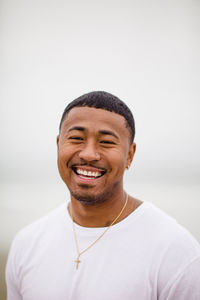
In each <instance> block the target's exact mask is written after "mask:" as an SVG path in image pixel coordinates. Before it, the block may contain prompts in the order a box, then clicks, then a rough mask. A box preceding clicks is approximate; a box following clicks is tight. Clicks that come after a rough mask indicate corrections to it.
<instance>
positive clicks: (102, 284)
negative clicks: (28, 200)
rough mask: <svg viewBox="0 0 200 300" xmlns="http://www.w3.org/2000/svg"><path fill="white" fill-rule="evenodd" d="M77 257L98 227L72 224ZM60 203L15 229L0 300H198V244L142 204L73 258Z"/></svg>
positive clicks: (67, 223) (70, 235)
mask: <svg viewBox="0 0 200 300" xmlns="http://www.w3.org/2000/svg"><path fill="white" fill-rule="evenodd" d="M75 227H76V233H77V238H78V243H79V248H80V251H82V250H83V249H85V248H87V247H88V246H89V245H90V244H91V243H92V242H93V241H94V240H96V239H97V238H98V236H99V235H100V234H101V233H102V232H103V231H104V230H105V228H86V227H82V226H79V225H75ZM76 258H77V251H76V247H75V241H74V235H73V228H72V221H71V219H70V216H69V214H68V211H67V204H63V205H62V206H60V207H59V208H57V209H56V210H54V211H53V212H51V213H50V214H49V215H48V216H45V217H43V218H41V219H40V220H38V221H37V222H35V223H34V224H31V225H29V226H28V227H26V228H25V229H23V230H21V231H20V232H19V233H18V235H17V236H16V238H15V239H14V241H13V244H12V247H11V251H10V254H9V259H8V263H7V271H6V279H7V289H8V300H19V299H24V300H72V299H73V300H102V299H106V300H122V299H125V300H158V299H159V300H179V299H180V300H199V299H200V245H199V244H198V243H197V241H196V240H195V239H194V238H193V237H192V236H191V234H190V233H189V232H188V231H187V230H185V229H184V228H183V227H181V226H180V225H179V224H177V223H176V221H175V220H174V219H173V218H171V217H169V216H168V215H166V214H165V213H164V212H162V211H161V210H160V209H158V208H156V207H155V206H154V205H153V204H150V203H147V202H144V203H143V204H142V205H140V206H139V207H138V208H137V209H136V210H135V211H134V212H133V213H131V214H130V215H129V216H128V217H127V218H125V219H124V220H122V221H121V222H119V223H117V224H116V225H113V226H112V227H111V228H110V229H109V230H108V231H107V232H106V234H105V235H104V236H103V237H102V238H101V239H100V240H99V241H98V242H97V243H96V244H95V245H94V246H92V247H91V248H90V249H89V250H88V251H86V252H85V253H83V254H82V256H81V257H80V260H81V263H80V264H79V268H78V269H76V263H75V260H76Z"/></svg>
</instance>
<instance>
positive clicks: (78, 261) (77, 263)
mask: <svg viewBox="0 0 200 300" xmlns="http://www.w3.org/2000/svg"><path fill="white" fill-rule="evenodd" d="M80 262H81V261H80V259H79V256H78V257H77V259H76V260H75V263H76V270H78V265H79V263H80Z"/></svg>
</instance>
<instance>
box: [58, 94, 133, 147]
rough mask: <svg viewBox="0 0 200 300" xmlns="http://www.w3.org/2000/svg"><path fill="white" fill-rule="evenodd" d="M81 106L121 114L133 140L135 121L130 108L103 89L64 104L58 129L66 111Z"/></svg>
mask: <svg viewBox="0 0 200 300" xmlns="http://www.w3.org/2000/svg"><path fill="white" fill-rule="evenodd" d="M82 106H86V107H94V108H101V109H105V110H108V111H110V112H115V113H116V114H119V115H121V116H123V117H124V118H125V120H126V125H127V128H128V129H129V131H130V136H131V143H132V142H133V141H134V137H135V121H134V118H133V114H132V112H131V110H130V109H129V108H128V106H127V105H126V104H125V103H124V102H123V101H122V100H120V99H119V98H118V97H116V96H114V95H112V94H110V93H107V92H104V91H94V92H90V93H87V94H84V95H82V96H80V97H78V98H77V99H75V100H73V101H72V102H70V103H69V104H68V105H67V106H66V108H65V110H64V112H63V114H62V118H61V121H60V126H59V131H60V130H61V126H62V123H63V120H64V118H65V116H66V115H67V114H68V112H69V111H70V110H71V109H72V108H74V107H82Z"/></svg>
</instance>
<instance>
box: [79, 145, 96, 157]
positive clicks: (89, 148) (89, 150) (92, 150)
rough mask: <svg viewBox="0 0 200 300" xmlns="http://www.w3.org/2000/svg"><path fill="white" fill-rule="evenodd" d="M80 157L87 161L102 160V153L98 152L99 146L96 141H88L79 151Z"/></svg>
mask: <svg viewBox="0 0 200 300" xmlns="http://www.w3.org/2000/svg"><path fill="white" fill-rule="evenodd" d="M79 158H81V159H83V160H85V161H97V160H100V154H99V153H98V151H97V147H96V146H95V145H94V143H87V144H85V145H84V148H82V149H81V151H80V152H79Z"/></svg>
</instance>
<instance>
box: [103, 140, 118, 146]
mask: <svg viewBox="0 0 200 300" xmlns="http://www.w3.org/2000/svg"><path fill="white" fill-rule="evenodd" d="M100 143H101V144H108V145H115V143H114V142H113V141H104V140H103V141H100Z"/></svg>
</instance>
